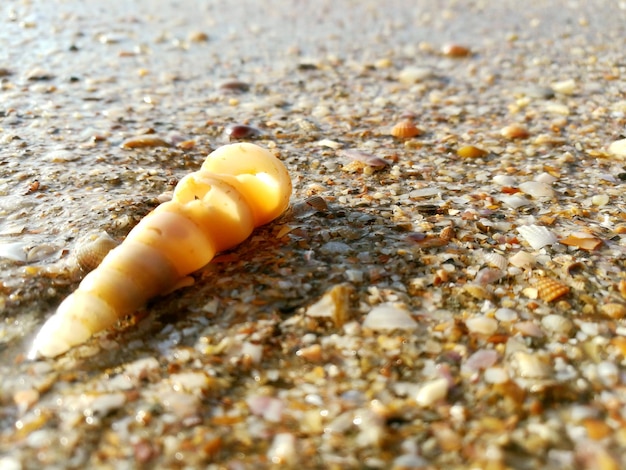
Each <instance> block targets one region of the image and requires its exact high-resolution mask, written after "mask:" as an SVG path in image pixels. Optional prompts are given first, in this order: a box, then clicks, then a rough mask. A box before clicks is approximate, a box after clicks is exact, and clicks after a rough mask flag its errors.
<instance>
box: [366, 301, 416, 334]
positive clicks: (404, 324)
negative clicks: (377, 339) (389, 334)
mask: <svg viewBox="0 0 626 470" xmlns="http://www.w3.org/2000/svg"><path fill="white" fill-rule="evenodd" d="M363 327H364V328H370V329H372V330H377V331H381V330H382V331H390V330H414V329H416V328H417V322H416V321H415V320H413V317H411V313H410V312H409V311H408V310H406V309H404V308H401V307H398V306H396V305H394V304H392V303H384V304H380V305H378V306H376V307H374V308H373V309H372V310H370V312H369V313H368V314H367V316H366V317H365V320H364V321H363Z"/></svg>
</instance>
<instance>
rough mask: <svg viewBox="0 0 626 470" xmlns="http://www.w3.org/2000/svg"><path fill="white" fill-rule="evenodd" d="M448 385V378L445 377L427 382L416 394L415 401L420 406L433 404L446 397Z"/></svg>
mask: <svg viewBox="0 0 626 470" xmlns="http://www.w3.org/2000/svg"><path fill="white" fill-rule="evenodd" d="M448 386H449V384H448V379H445V378H443V377H442V378H440V379H435V380H430V381H428V382H425V383H424V384H422V386H421V387H420V388H419V390H418V391H417V393H416V394H415V402H416V403H417V404H418V405H420V406H424V407H427V406H431V405H433V404H435V403H436V402H438V401H439V400H443V399H444V398H445V397H446V395H447V394H448Z"/></svg>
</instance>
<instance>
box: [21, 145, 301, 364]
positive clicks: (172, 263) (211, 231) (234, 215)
mask: <svg viewBox="0 0 626 470" xmlns="http://www.w3.org/2000/svg"><path fill="white" fill-rule="evenodd" d="M290 195H291V179H290V178H289V174H288V172H287V169H286V168H285V166H284V165H283V164H282V162H281V161H280V160H278V159H277V158H276V157H274V155H272V154H271V153H270V152H269V151H268V150H265V149H263V148H261V147H259V146H257V145H254V144H249V143H242V144H232V145H225V146H223V147H220V148H218V149H217V150H215V151H214V152H212V153H211V154H210V155H209V156H208V157H207V159H206V160H205V162H204V163H203V165H202V168H201V169H200V170H199V171H196V172H195V173H192V174H190V175H187V176H185V177H184V178H183V179H181V180H180V182H179V183H178V185H177V186H176V188H174V194H173V197H172V200H171V201H168V202H165V203H163V204H161V205H160V206H158V207H157V208H156V209H155V210H153V211H152V212H151V213H150V214H148V215H147V216H146V217H144V218H143V219H142V220H141V221H140V222H139V224H138V225H137V226H136V227H135V228H133V230H131V232H130V233H129V234H128V236H127V237H126V239H125V240H124V242H122V243H121V244H120V245H119V246H118V247H116V248H114V249H113V250H111V251H110V252H109V253H108V254H107V255H106V256H105V257H104V259H103V260H102V263H101V264H100V266H98V268H97V269H95V270H93V271H91V272H90V273H89V274H87V276H85V278H84V279H83V280H82V282H81V283H80V285H79V286H78V289H76V291H74V293H73V294H71V295H70V296H69V297H67V298H66V299H65V300H64V301H63V302H62V303H61V305H59V308H58V309H57V311H56V312H55V313H54V315H52V317H50V318H49V319H48V320H47V321H46V323H45V324H44V325H43V327H42V328H41V330H40V331H39V333H38V334H37V336H36V337H35V341H34V343H33V346H32V348H31V350H30V352H29V354H28V357H29V359H34V358H37V357H39V356H44V357H54V356H58V355H59V354H62V353H64V352H66V351H68V350H69V349H70V348H72V347H73V346H76V345H78V344H81V343H83V342H85V341H86V340H87V339H89V338H90V337H91V336H92V335H94V334H95V333H97V332H99V331H102V330H104V329H106V328H108V327H110V326H111V325H113V324H114V323H115V322H116V321H117V320H118V319H119V318H121V317H122V316H124V315H126V314H128V313H132V312H133V311H134V310H136V309H137V308H139V307H141V306H142V305H144V304H145V303H146V302H147V301H148V299H150V298H151V297H154V296H156V295H159V294H162V293H163V292H168V291H171V290H173V289H175V288H176V287H177V286H180V285H182V284H184V280H185V279H186V278H187V275H188V274H190V273H192V272H193V271H196V270H197V269H200V268H201V267H203V266H204V265H206V264H207V263H208V262H209V261H211V259H212V258H213V256H214V255H215V254H216V253H217V252H219V251H222V250H225V249H227V248H230V247H232V246H235V245H237V244H238V243H241V242H242V241H244V240H245V239H246V238H248V236H250V234H251V233H252V230H253V229H254V228H255V227H258V226H260V225H263V224H266V223H268V222H270V221H271V220H273V219H275V218H276V217H278V216H279V215H280V214H281V213H283V211H284V210H285V209H286V208H287V206H288V205H289V197H290Z"/></svg>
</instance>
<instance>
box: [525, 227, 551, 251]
mask: <svg viewBox="0 0 626 470" xmlns="http://www.w3.org/2000/svg"><path fill="white" fill-rule="evenodd" d="M517 231H518V232H519V234H520V235H521V236H522V237H523V238H524V240H526V242H527V243H528V244H529V245H530V246H531V247H533V249H535V250H539V249H541V248H543V247H544V246H546V245H553V244H554V243H556V242H557V241H558V240H557V238H556V236H555V235H554V234H553V233H552V232H551V231H550V230H548V229H547V228H546V227H544V226H542V225H523V226H521V227H518V228H517Z"/></svg>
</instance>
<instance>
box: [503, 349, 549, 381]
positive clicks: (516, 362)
mask: <svg viewBox="0 0 626 470" xmlns="http://www.w3.org/2000/svg"><path fill="white" fill-rule="evenodd" d="M511 366H512V367H513V369H514V370H515V372H516V373H517V375H518V376H519V377H521V378H525V379H546V378H549V377H550V376H551V375H552V366H551V365H550V364H548V362H547V361H546V359H545V358H544V357H543V356H540V355H537V354H531V353H527V352H524V351H517V352H516V353H514V354H513V355H512V356H511Z"/></svg>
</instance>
